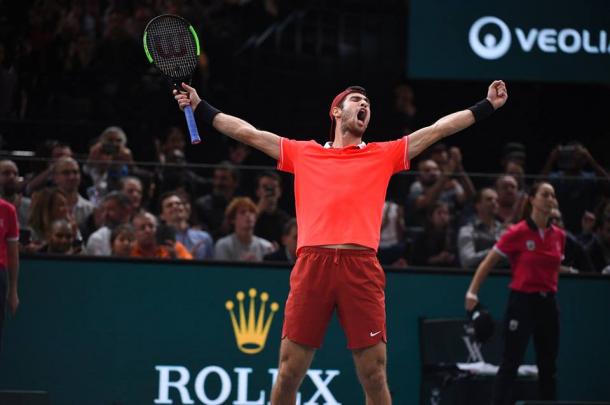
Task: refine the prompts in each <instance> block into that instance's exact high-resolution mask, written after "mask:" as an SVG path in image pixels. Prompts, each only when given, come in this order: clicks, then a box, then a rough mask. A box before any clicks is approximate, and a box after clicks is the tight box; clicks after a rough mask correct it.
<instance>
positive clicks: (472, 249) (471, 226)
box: [457, 188, 504, 268]
mask: <svg viewBox="0 0 610 405" xmlns="http://www.w3.org/2000/svg"><path fill="white" fill-rule="evenodd" d="M474 207H475V211H476V215H475V216H474V218H473V219H472V220H471V221H470V222H469V223H468V224H466V225H464V226H462V227H461V228H460V231H459V233H458V241H457V245H458V253H459V258H460V264H461V265H462V267H463V268H476V267H477V266H478V265H479V263H481V261H482V260H483V259H484V258H485V256H487V253H489V250H490V249H491V248H492V247H493V246H494V245H495V244H496V242H497V241H498V239H499V238H500V235H502V233H503V231H504V227H503V225H502V223H501V222H500V221H498V220H497V219H496V215H497V213H498V194H497V193H496V191H495V190H493V189H491V188H483V189H481V190H479V191H478V192H477V194H476V196H475V199H474Z"/></svg>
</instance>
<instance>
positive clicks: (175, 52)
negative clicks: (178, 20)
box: [152, 36, 188, 58]
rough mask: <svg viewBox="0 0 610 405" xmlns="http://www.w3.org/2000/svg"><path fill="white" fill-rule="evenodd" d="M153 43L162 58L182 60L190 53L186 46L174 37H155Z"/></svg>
mask: <svg viewBox="0 0 610 405" xmlns="http://www.w3.org/2000/svg"><path fill="white" fill-rule="evenodd" d="M152 43H153V44H154V46H155V49H156V51H157V53H158V54H159V56H160V57H162V58H180V57H182V56H184V55H186V52H187V51H188V49H187V47H186V45H185V44H184V43H181V42H180V41H176V40H175V39H174V38H172V37H161V36H153V39H152Z"/></svg>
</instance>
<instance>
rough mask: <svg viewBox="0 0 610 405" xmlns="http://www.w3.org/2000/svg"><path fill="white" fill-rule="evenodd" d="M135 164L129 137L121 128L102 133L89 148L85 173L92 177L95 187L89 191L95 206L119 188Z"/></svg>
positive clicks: (109, 128) (107, 129)
mask: <svg viewBox="0 0 610 405" xmlns="http://www.w3.org/2000/svg"><path fill="white" fill-rule="evenodd" d="M131 164H133V156H132V154H131V150H130V149H129V148H128V147H127V135H126V134H125V131H123V129H121V128H119V127H108V128H106V129H104V131H102V133H101V135H100V136H99V139H98V141H97V142H95V143H94V144H93V145H92V146H91V148H89V156H88V157H87V164H86V165H85V168H84V170H85V172H86V173H87V174H88V175H89V176H91V179H92V180H93V186H92V187H91V188H89V190H87V192H88V194H89V200H90V201H91V202H93V203H94V204H97V203H98V202H99V201H101V198H102V197H103V196H104V195H105V194H106V193H107V192H109V191H110V190H116V189H118V188H119V181H120V179H121V178H122V177H125V176H127V175H128V174H129V172H130V165H131Z"/></svg>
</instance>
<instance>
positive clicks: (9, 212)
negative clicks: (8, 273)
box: [0, 199, 19, 271]
mask: <svg viewBox="0 0 610 405" xmlns="http://www.w3.org/2000/svg"><path fill="white" fill-rule="evenodd" d="M0 241H1V243H0V271H3V270H6V268H7V267H8V258H7V252H6V250H7V242H17V241H19V225H18V222H17V212H16V211H15V207H13V205H12V204H10V203H8V202H6V201H4V200H2V199H0Z"/></svg>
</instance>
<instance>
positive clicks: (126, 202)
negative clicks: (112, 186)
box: [102, 191, 131, 209]
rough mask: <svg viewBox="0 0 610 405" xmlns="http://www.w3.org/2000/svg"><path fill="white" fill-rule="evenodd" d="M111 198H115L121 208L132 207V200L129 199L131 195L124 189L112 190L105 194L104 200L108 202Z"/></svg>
mask: <svg viewBox="0 0 610 405" xmlns="http://www.w3.org/2000/svg"><path fill="white" fill-rule="evenodd" d="M110 200H114V201H116V202H117V203H119V205H120V206H121V208H125V209H127V208H131V200H130V199H129V196H128V195H127V194H125V193H124V192H122V191H111V192H109V193H108V194H106V195H105V196H104V199H103V200H102V201H103V202H106V201H110Z"/></svg>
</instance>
